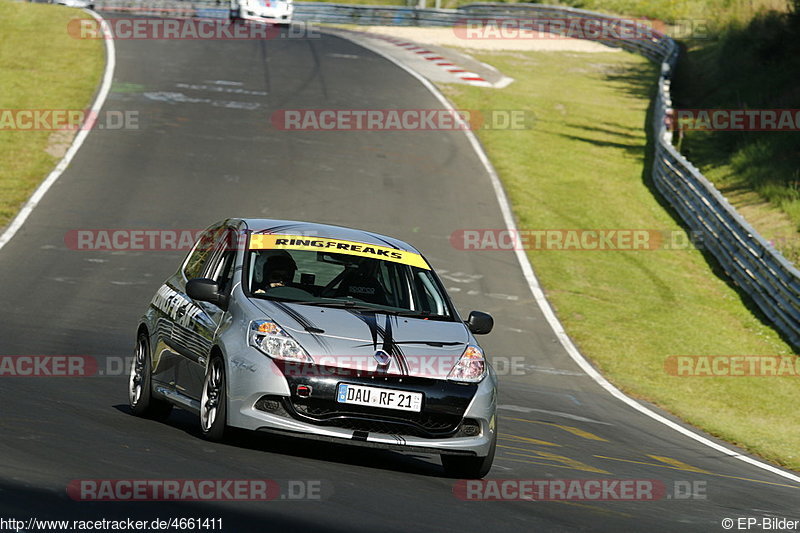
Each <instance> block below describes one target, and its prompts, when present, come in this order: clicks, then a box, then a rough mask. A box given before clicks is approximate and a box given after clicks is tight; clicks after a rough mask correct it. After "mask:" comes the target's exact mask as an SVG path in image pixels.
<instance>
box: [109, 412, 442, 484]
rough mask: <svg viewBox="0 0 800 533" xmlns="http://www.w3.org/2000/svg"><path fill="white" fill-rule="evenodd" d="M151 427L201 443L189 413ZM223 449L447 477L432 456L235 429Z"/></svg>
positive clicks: (231, 431) (172, 416)
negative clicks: (179, 432) (165, 427)
mask: <svg viewBox="0 0 800 533" xmlns="http://www.w3.org/2000/svg"><path fill="white" fill-rule="evenodd" d="M113 407H114V409H116V410H117V411H119V412H121V413H125V414H126V415H129V416H133V415H131V414H130V408H129V407H128V406H127V405H115V406H113ZM152 423H154V424H159V423H161V424H165V425H168V426H170V427H173V428H176V429H180V430H182V431H183V432H184V433H186V434H187V435H189V436H190V437H192V438H195V439H198V440H202V436H201V434H200V426H199V422H198V421H197V417H196V416H195V415H194V414H192V413H190V412H188V411H184V410H182V409H178V408H175V409H173V410H172V414H170V416H169V418H168V419H167V420H166V421H164V422H157V421H152ZM220 445H222V446H233V447H236V448H241V449H246V450H254V451H259V452H266V453H275V454H280V455H286V456H292V457H298V458H303V459H312V460H317V461H325V462H329V463H339V464H344V465H349V466H359V467H363V468H373V469H378V470H390V471H394V472H402V473H405V474H416V475H421V476H430V477H445V476H444V470H443V469H442V467H441V466H440V464H439V461H438V458H436V457H433V462H431V460H430V458H429V457H432V456H426V455H423V454H416V453H401V452H395V451H392V450H382V449H378V448H368V447H363V446H350V445H347V444H336V443H333V442H324V441H316V440H308V439H303V438H294V437H290V436H282V435H273V434H267V433H260V432H257V431H247V430H241V429H235V428H232V429H231V430H230V433H229V435H228V436H226V439H225V442H223V443H221V444H220Z"/></svg>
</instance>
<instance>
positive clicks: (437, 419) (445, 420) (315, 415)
mask: <svg viewBox="0 0 800 533" xmlns="http://www.w3.org/2000/svg"><path fill="white" fill-rule="evenodd" d="M275 399H278V397H275ZM262 400H263V398H262ZM264 405H265V404H264V402H262V401H261V400H260V401H259V402H258V403H256V408H257V409H261V410H267V409H265V408H264V407H263V406H264ZM272 405H273V406H274V404H272ZM280 405H281V407H282V409H280V411H283V412H285V413H287V414H289V415H290V416H291V417H292V418H295V419H297V420H301V421H303V422H308V423H311V424H317V425H320V426H330V427H337V428H343V429H350V430H353V431H366V432H369V433H387V434H390V435H409V436H414V437H423V438H442V437H450V436H454V435H455V434H456V433H457V432H458V431H459V428H460V425H461V417H460V416H454V415H444V414H436V413H424V412H423V413H413V412H407V413H403V415H402V417H396V416H391V415H387V414H386V412H385V410H383V409H375V408H372V407H366V406H351V405H348V406H347V407H346V408H343V406H342V405H341V404H339V403H337V402H332V401H329V400H311V399H307V398H304V399H302V400H301V399H299V398H291V399H290V398H287V397H281V398H280Z"/></svg>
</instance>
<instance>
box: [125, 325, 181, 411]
mask: <svg viewBox="0 0 800 533" xmlns="http://www.w3.org/2000/svg"><path fill="white" fill-rule="evenodd" d="M151 365H152V362H151V361H150V341H149V340H148V338H147V335H146V334H145V333H144V332H142V333H139V336H138V337H137V339H136V352H135V353H134V356H133V362H132V363H131V372H130V376H129V378H128V403H129V404H130V406H131V412H132V413H133V414H134V415H136V416H142V417H145V418H154V419H156V420H165V419H166V418H167V417H168V416H169V413H170V412H171V411H172V404H170V403H169V402H166V401H164V400H159V399H158V398H154V397H153V393H152V388H153V386H152V379H151V374H152V370H151V369H152V366H151Z"/></svg>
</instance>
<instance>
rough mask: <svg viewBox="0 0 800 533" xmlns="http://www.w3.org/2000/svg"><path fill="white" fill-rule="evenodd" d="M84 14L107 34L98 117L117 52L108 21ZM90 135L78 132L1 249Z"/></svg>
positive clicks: (0, 239)
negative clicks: (91, 18) (95, 21)
mask: <svg viewBox="0 0 800 533" xmlns="http://www.w3.org/2000/svg"><path fill="white" fill-rule="evenodd" d="M84 12H86V13H89V14H90V15H91V16H93V17H94V18H95V20H97V22H99V23H100V25H101V27H102V28H103V33H104V34H105V39H104V40H105V42H106V69H105V73H104V74H103V81H102V83H101V84H100V90H99V91H98V92H97V98H95V99H94V103H93V104H92V108H91V109H90V110H89V115H88V116H89V117H97V116H98V115H99V113H100V109H101V108H102V107H103V104H105V101H106V97H108V92H109V91H110V90H111V82H112V80H113V78H114V67H115V65H116V62H117V60H116V50H115V48H114V39H113V38H111V32H110V30H109V28H108V24H107V23H106V21H105V20H104V19H103V17H101V16H100V15H98V14H97V13H95V12H94V11H89V10H84ZM88 135H89V129H83V127H82V126H81V129H80V130H78V133H77V135H75V139H74V140H73V141H72V144H71V145H70V147H69V149H68V150H67V153H66V154H64V157H63V159H61V161H59V163H58V165H56V168H54V169H53V170H52V172H50V174H48V176H47V178H45V180H44V181H43V182H42V183H41V185H39V187H38V188H37V189H36V190H35V191H34V192H33V194H32V195H31V197H30V198H28V201H27V202H25V205H23V206H22V209H20V211H19V213H17V216H15V217H14V220H12V221H11V224H9V225H8V227H7V228H6V230H5V231H4V232H3V234H2V235H0V249H2V248H3V246H5V245H6V244H8V242H9V241H10V240H11V239H12V238H13V237H14V235H16V233H17V232H18V231H19V230H20V228H21V227H22V225H23V224H25V221H26V220H28V217H29V216H30V215H31V213H32V212H33V210H34V209H36V206H37V205H39V202H40V201H41V200H42V198H44V195H45V194H47V191H48V190H50V187H52V186H53V184H54V183H55V182H56V181H57V180H58V178H59V177H61V174H63V173H64V171H65V170H66V169H67V167H68V166H69V164H70V162H71V161H72V158H73V157H75V154H76V153H78V149H80V147H81V145H82V144H83V141H85V140H86V137H87V136H88Z"/></svg>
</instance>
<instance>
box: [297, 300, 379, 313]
mask: <svg viewBox="0 0 800 533" xmlns="http://www.w3.org/2000/svg"><path fill="white" fill-rule="evenodd" d="M297 303H299V304H302V305H313V306H316V307H334V308H336V309H354V310H356V311H372V312H375V313H381V312H382V311H381V310H380V309H376V308H375V307H370V306H367V305H360V304H358V303H356V302H351V301H346V300H332V301H320V300H316V301H311V302H303V301H297Z"/></svg>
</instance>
